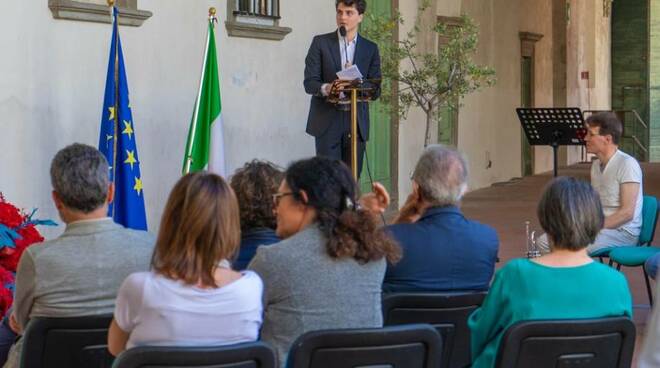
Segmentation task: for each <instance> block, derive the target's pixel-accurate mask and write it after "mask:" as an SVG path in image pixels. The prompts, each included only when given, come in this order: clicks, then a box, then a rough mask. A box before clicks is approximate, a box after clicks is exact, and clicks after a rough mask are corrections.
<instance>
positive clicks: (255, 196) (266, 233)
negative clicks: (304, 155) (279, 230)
mask: <svg viewBox="0 0 660 368" xmlns="http://www.w3.org/2000/svg"><path fill="white" fill-rule="evenodd" d="M282 177H283V173H282V171H281V170H280V169H278V168H277V167H276V166H275V165H273V164H272V163H270V162H266V161H258V160H253V161H251V162H248V163H246V164H245V165H244V166H243V167H242V168H240V169H238V170H236V172H235V173H234V175H233V176H232V177H231V182H230V185H231V187H232V189H233V190H234V193H236V198H237V199H238V208H239V210H240V212H241V248H240V250H239V252H238V257H237V258H236V260H235V261H234V263H233V265H232V266H233V268H234V269H235V270H244V269H245V268H246V267H247V265H248V263H250V261H251V260H252V257H254V254H255V252H256V251H257V247H259V246H260V245H270V244H273V243H277V242H279V241H280V238H278V237H277V235H275V227H276V226H277V223H276V221H275V214H274V213H273V194H275V193H276V192H277V187H278V186H279V185H280V182H281V181H282Z"/></svg>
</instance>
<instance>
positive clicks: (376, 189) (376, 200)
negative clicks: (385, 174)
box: [359, 182, 390, 213]
mask: <svg viewBox="0 0 660 368" xmlns="http://www.w3.org/2000/svg"><path fill="white" fill-rule="evenodd" d="M359 202H360V206H362V208H364V209H366V210H367V211H369V212H373V213H383V212H385V210H387V207H389V205H390V194H389V193H387V189H385V187H384V186H383V185H382V184H381V183H377V182H376V183H374V184H373V185H372V187H371V192H369V193H366V194H364V195H363V196H362V197H360V199H359Z"/></svg>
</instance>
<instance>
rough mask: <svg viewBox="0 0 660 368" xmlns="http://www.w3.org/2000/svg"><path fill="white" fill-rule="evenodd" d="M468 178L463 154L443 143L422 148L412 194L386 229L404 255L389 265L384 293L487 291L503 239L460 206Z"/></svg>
mask: <svg viewBox="0 0 660 368" xmlns="http://www.w3.org/2000/svg"><path fill="white" fill-rule="evenodd" d="M467 177H468V171H467V165H466V162H465V159H464V158H463V156H462V155H461V154H460V153H459V152H457V151H455V150H453V149H450V148H447V147H444V146H441V145H432V146H429V147H428V148H427V149H426V150H425V151H424V153H423V154H422V156H421V157H420V159H419V161H418V162H417V165H416V167H415V171H414V172H413V192H412V193H411V194H410V195H409V196H408V199H407V200H406V203H405V204H404V206H403V207H402V208H401V211H400V212H399V216H398V217H397V218H396V219H395V221H394V222H395V224H394V225H390V226H388V227H387V230H389V231H390V233H391V234H392V235H393V236H394V238H395V239H396V240H397V241H398V242H399V244H400V245H401V249H402V251H403V257H402V258H401V261H400V262H399V263H397V264H396V265H388V267H387V272H386V274H385V280H384V281H383V291H385V292H408V291H482V290H488V287H489V283H490V279H491V278H492V276H493V271H494V268H495V262H496V260H497V250H498V247H499V240H498V238H497V233H496V232H495V230H494V229H493V228H491V227H490V226H487V225H483V224H480V223H478V222H476V221H471V220H468V219H467V218H465V216H463V214H462V213H461V210H460V209H459V208H458V205H459V202H460V200H461V197H462V196H463V194H464V193H465V191H466V190H467ZM374 189H378V188H374Z"/></svg>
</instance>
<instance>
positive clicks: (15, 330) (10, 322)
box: [9, 312, 23, 335]
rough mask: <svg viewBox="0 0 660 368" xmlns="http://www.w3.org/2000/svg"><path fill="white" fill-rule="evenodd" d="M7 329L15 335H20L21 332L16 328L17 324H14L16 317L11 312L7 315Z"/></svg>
mask: <svg viewBox="0 0 660 368" xmlns="http://www.w3.org/2000/svg"><path fill="white" fill-rule="evenodd" d="M9 328H11V330H12V331H14V333H16V334H17V335H20V334H21V332H23V331H22V330H21V328H20V327H19V326H18V322H16V315H14V313H13V312H12V313H11V314H10V315H9Z"/></svg>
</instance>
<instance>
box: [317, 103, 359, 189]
mask: <svg viewBox="0 0 660 368" xmlns="http://www.w3.org/2000/svg"><path fill="white" fill-rule="evenodd" d="M337 124H338V127H331V128H330V129H328V131H327V132H325V134H323V135H322V136H320V137H315V141H316V155H317V156H325V157H329V158H333V159H336V160H341V161H343V162H344V163H345V164H346V166H348V167H349V168H350V167H351V117H350V114H349V113H345V114H341V119H340V121H338V122H337ZM366 144H367V142H365V141H364V140H363V139H362V137H361V136H360V134H358V141H357V160H358V177H359V176H360V174H361V173H362V161H363V158H364V149H365V147H366Z"/></svg>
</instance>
